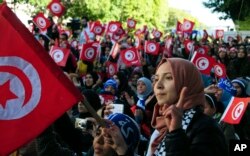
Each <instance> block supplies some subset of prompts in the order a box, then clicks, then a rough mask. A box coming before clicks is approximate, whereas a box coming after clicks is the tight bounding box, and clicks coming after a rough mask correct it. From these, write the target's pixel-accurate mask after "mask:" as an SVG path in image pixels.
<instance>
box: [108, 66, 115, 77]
mask: <svg viewBox="0 0 250 156" xmlns="http://www.w3.org/2000/svg"><path fill="white" fill-rule="evenodd" d="M108 72H109V75H111V76H112V75H114V74H115V67H114V66H113V65H112V64H110V65H109V67H108Z"/></svg>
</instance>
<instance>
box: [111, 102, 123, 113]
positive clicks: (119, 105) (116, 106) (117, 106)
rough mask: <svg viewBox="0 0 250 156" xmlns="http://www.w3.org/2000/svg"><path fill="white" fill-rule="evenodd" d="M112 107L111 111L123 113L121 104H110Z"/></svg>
mask: <svg viewBox="0 0 250 156" xmlns="http://www.w3.org/2000/svg"><path fill="white" fill-rule="evenodd" d="M112 105H113V106H114V109H113V110H112V112H113V113H123V112H124V105H123V104H112Z"/></svg>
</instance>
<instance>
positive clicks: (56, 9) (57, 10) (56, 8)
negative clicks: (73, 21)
mask: <svg viewBox="0 0 250 156" xmlns="http://www.w3.org/2000/svg"><path fill="white" fill-rule="evenodd" d="M51 10H52V11H53V12H54V13H57V14H58V13H60V12H61V11H62V7H61V6H60V5H59V4H58V3H53V4H52V5H51Z"/></svg>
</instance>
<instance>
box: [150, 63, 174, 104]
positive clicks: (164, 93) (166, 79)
mask: <svg viewBox="0 0 250 156" xmlns="http://www.w3.org/2000/svg"><path fill="white" fill-rule="evenodd" d="M154 93H155V95H156V99H157V102H158V104H159V105H163V104H174V103H175V102H176V101H177V98H178V95H177V92H176V88H175V83H174V77H173V73H172V71H171V66H170V64H169V63H167V62H165V63H163V64H162V65H161V66H160V67H159V68H158V70H157V71H156V74H155V84H154Z"/></svg>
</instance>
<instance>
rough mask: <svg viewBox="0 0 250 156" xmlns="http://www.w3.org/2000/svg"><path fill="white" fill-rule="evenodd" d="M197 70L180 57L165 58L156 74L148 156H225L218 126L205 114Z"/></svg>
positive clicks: (224, 144) (221, 134)
mask: <svg viewBox="0 0 250 156" xmlns="http://www.w3.org/2000/svg"><path fill="white" fill-rule="evenodd" d="M203 90H204V88H203V83H202V80H201V76H200V73H199V71H198V70H197V69H196V67H195V66H194V65H193V64H192V63H190V62H189V61H187V60H184V59H180V58H170V59H163V60H162V61H161V62H160V64H159V66H158V69H157V71H156V74H155V82H154V94H155V96H156V99H157V104H156V105H155V107H154V113H153V118H152V126H153V127H154V128H155V131H154V132H153V134H152V136H151V139H150V143H149V148H148V152H147V156H152V155H161V156H166V155H171V156H177V155H178V156H179V155H182V156H184V155H192V156H195V155H197V156H201V155H202V156H221V155H223V156H226V155H228V150H227V146H226V141H225V137H224V135H223V133H222V131H221V130H220V128H219V126H218V124H217V123H216V121H215V120H213V119H212V118H211V117H208V116H206V115H205V114H203V112H202V110H201V107H203V106H204V103H205V96H204V91H203Z"/></svg>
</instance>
